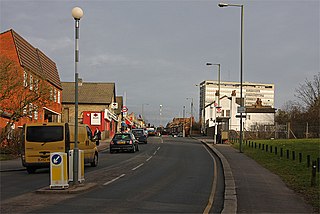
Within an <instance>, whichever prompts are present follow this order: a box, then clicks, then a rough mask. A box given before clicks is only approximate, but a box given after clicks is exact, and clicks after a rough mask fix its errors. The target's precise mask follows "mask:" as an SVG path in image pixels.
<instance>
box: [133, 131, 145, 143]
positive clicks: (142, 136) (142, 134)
mask: <svg viewBox="0 0 320 214" xmlns="http://www.w3.org/2000/svg"><path fill="white" fill-rule="evenodd" d="M131 131H132V134H133V135H134V136H135V138H136V139H137V140H138V141H139V142H141V143H148V136H147V135H146V134H145V131H144V129H132V130H131Z"/></svg>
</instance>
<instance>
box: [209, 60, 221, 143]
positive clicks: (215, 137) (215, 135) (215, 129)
mask: <svg viewBox="0 0 320 214" xmlns="http://www.w3.org/2000/svg"><path fill="white" fill-rule="evenodd" d="M206 65H207V66H211V65H217V66H218V106H217V107H219V108H221V106H220V76H221V75H220V67H221V65H220V63H217V64H212V63H210V62H207V64H206ZM214 111H215V112H214V115H215V124H214V142H215V143H217V134H218V122H217V109H216V108H215V109H214Z"/></svg>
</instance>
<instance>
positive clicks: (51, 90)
mask: <svg viewBox="0 0 320 214" xmlns="http://www.w3.org/2000/svg"><path fill="white" fill-rule="evenodd" d="M50 100H53V88H52V87H50Z"/></svg>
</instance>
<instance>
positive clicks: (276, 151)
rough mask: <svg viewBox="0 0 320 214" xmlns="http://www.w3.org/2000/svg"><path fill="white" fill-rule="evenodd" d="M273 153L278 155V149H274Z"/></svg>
mask: <svg viewBox="0 0 320 214" xmlns="http://www.w3.org/2000/svg"><path fill="white" fill-rule="evenodd" d="M274 153H275V154H276V155H277V154H278V147H274Z"/></svg>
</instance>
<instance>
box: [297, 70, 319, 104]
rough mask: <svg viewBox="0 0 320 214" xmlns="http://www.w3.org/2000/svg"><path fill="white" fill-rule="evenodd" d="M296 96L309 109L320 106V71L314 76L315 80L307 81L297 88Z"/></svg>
mask: <svg viewBox="0 0 320 214" xmlns="http://www.w3.org/2000/svg"><path fill="white" fill-rule="evenodd" d="M295 96H296V97H297V98H298V99H299V100H301V101H302V102H303V103H304V104H305V105H306V107H307V109H309V108H312V107H316V106H318V107H319V106H320V105H319V104H320V97H319V96H320V72H319V73H318V74H316V75H314V77H313V81H309V80H308V79H306V81H305V82H304V83H303V84H300V85H299V87H298V88H297V89H296V94H295Z"/></svg>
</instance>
